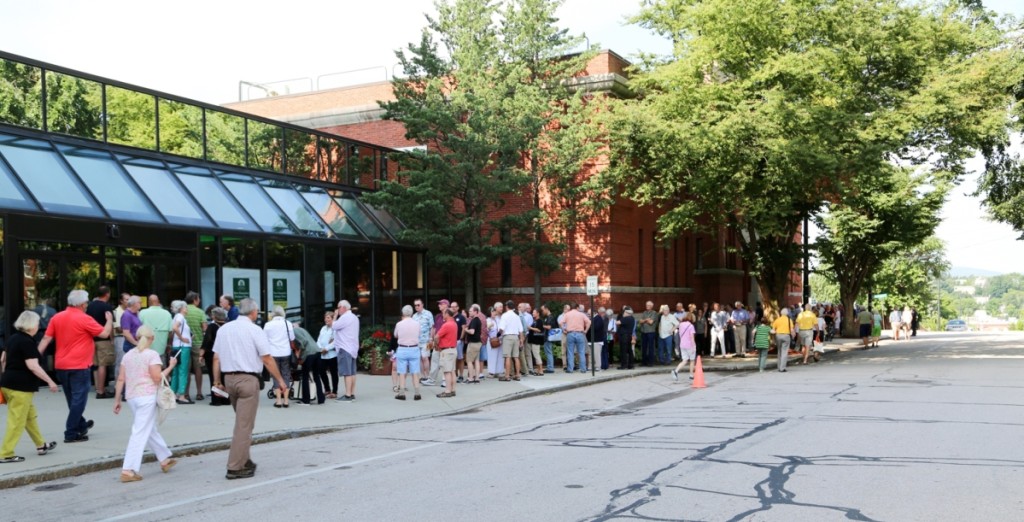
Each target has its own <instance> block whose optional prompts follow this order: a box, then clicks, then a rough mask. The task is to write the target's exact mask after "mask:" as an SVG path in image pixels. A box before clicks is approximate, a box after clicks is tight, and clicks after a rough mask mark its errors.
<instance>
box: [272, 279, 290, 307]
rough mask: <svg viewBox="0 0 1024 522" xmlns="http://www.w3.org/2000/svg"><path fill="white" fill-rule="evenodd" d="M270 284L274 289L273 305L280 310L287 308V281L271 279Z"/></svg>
mask: <svg viewBox="0 0 1024 522" xmlns="http://www.w3.org/2000/svg"><path fill="white" fill-rule="evenodd" d="M271 284H272V285H273V288H274V304H275V305H277V306H280V307H281V308H288V280H287V279H273V280H271Z"/></svg>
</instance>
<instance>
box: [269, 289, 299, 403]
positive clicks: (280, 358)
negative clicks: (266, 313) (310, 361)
mask: <svg viewBox="0 0 1024 522" xmlns="http://www.w3.org/2000/svg"><path fill="white" fill-rule="evenodd" d="M263 333H265V334H266V335H267V341H268V342H269V343H270V356H271V357H273V358H274V362H276V363H277V367H278V369H280V370H281V378H282V379H284V385H285V388H287V389H289V390H290V389H291V387H292V341H294V340H295V331H294V330H293V329H292V325H291V324H289V323H288V321H286V320H285V311H284V308H283V307H282V306H280V305H277V306H275V307H274V308H273V309H272V310H271V311H270V320H269V321H267V324H265V325H263ZM288 395H289V394H287V393H282V392H281V383H279V382H277V379H276V378H275V379H274V407H275V408H287V407H288Z"/></svg>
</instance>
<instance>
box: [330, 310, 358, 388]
mask: <svg viewBox="0 0 1024 522" xmlns="http://www.w3.org/2000/svg"><path fill="white" fill-rule="evenodd" d="M331 329H333V330H334V349H335V350H337V351H338V375H340V376H341V380H342V382H343V383H344V386H345V395H342V396H341V397H338V398H337V399H335V400H337V401H340V402H352V401H354V400H356V358H357V357H359V318H358V317H356V314H354V313H352V305H351V304H350V303H349V302H348V301H346V300H344V299H343V300H341V301H339V302H338V309H337V310H336V311H335V312H334V322H333V323H331Z"/></svg>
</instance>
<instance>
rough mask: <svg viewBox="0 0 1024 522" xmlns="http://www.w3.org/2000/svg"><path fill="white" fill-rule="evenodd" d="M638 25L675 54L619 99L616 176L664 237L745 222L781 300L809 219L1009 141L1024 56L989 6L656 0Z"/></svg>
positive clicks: (753, 254) (754, 257)
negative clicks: (897, 178)
mask: <svg viewBox="0 0 1024 522" xmlns="http://www.w3.org/2000/svg"><path fill="white" fill-rule="evenodd" d="M636 21H637V22H638V23H640V24H641V25H643V26H645V27H648V28H650V29H652V30H654V31H655V32H656V33H658V34H661V35H664V36H666V37H668V38H671V39H672V40H673V42H674V51H673V54H672V56H671V57H670V58H668V59H666V60H664V61H661V62H658V61H654V62H651V63H649V67H648V68H647V70H646V71H644V72H643V73H642V74H639V75H637V76H635V77H634V81H633V82H632V83H633V87H634V90H635V91H637V92H638V94H639V97H638V99H637V100H636V101H633V102H627V103H623V104H622V105H621V106H619V107H616V108H615V110H614V116H615V117H614V118H612V120H611V121H610V123H609V126H610V129H611V133H612V138H611V144H612V150H613V156H612V166H613V168H612V169H611V170H610V171H609V172H610V174H611V175H614V176H616V177H617V180H618V181H620V182H621V185H622V186H623V188H624V191H625V194H626V195H627V196H628V197H630V198H632V199H633V200H635V201H637V202H638V203H640V204H648V205H654V206H657V207H661V208H663V209H664V211H665V212H664V214H663V215H662V217H661V218H660V219H659V222H658V225H659V229H660V232H661V234H662V235H663V236H668V237H672V236H676V235H678V234H680V233H682V232H683V231H687V230H695V229H705V230H710V231H712V232H718V233H721V231H723V230H725V229H733V230H735V231H736V236H737V237H738V243H739V253H740V254H741V255H742V257H743V258H744V259H745V260H746V262H747V264H748V266H749V268H750V270H751V272H752V273H753V274H754V275H756V276H757V278H758V285H759V287H760V291H761V294H762V301H763V302H764V303H765V305H766V306H767V307H768V308H769V309H772V308H775V307H777V306H778V301H779V299H780V298H781V296H783V295H784V291H785V287H786V284H787V282H788V277H789V274H790V272H791V270H792V269H793V268H794V267H795V266H796V265H797V263H798V261H799V259H800V257H801V249H800V245H798V244H797V243H796V242H794V241H793V237H794V235H795V233H796V232H797V231H798V229H799V226H800V223H801V221H802V220H803V219H804V218H805V217H808V216H811V215H814V214H815V213H817V212H819V211H820V210H821V209H822V208H823V206H824V205H825V203H826V202H839V201H841V200H842V199H843V198H844V197H845V196H846V195H847V194H848V193H849V191H850V189H851V188H852V186H853V185H854V184H855V182H856V180H857V178H858V176H861V175H870V174H871V173H878V172H881V171H883V170H884V169H886V168H888V166H889V165H892V164H898V165H903V166H916V167H917V168H919V169H921V170H930V171H933V172H946V173H949V175H950V176H951V177H955V176H958V175H960V174H961V173H962V172H963V169H964V165H963V163H964V160H965V159H966V158H968V157H971V156H973V155H974V153H975V151H976V150H978V149H982V150H983V151H984V148H983V147H984V146H985V145H986V144H989V143H992V142H995V141H998V140H1000V139H1005V136H1006V134H1007V125H1008V120H1009V115H1008V114H1007V113H1006V107H1007V106H1008V104H1009V96H1010V95H1009V91H1008V89H1007V86H1008V83H1009V82H1011V81H1012V80H1011V79H1010V78H1012V76H1007V73H1008V72H1013V71H1015V70H1017V68H1019V66H1020V64H1019V61H1018V60H1016V58H1015V56H1014V55H1013V53H1010V52H1008V51H1007V50H1006V43H1007V38H1006V36H1005V34H1006V28H1005V27H1003V26H1002V25H1001V24H1000V23H999V22H998V21H997V20H995V19H994V17H993V15H991V14H990V13H988V12H986V11H984V10H983V9H982V8H981V6H980V4H979V3H976V2H960V1H957V0H951V1H950V2H947V3H929V4H923V3H908V2H900V1H898V0H882V1H875V2H872V1H867V0H802V1H797V2H791V1H783V0H706V1H700V2H696V1H693V0H655V1H651V2H648V3H645V7H644V8H643V9H642V11H641V12H640V14H639V15H638V16H637V17H636ZM1017 78H1019V75H1018V76H1017Z"/></svg>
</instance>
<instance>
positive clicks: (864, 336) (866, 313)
mask: <svg viewBox="0 0 1024 522" xmlns="http://www.w3.org/2000/svg"><path fill="white" fill-rule="evenodd" d="M873 321H874V316H873V315H872V314H871V310H870V309H864V310H861V311H860V313H859V314H857V323H858V324H859V325H860V340H861V342H863V343H864V348H867V347H868V343H870V342H871V323H872V322H873Z"/></svg>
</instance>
